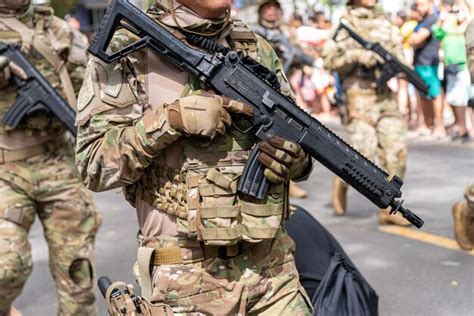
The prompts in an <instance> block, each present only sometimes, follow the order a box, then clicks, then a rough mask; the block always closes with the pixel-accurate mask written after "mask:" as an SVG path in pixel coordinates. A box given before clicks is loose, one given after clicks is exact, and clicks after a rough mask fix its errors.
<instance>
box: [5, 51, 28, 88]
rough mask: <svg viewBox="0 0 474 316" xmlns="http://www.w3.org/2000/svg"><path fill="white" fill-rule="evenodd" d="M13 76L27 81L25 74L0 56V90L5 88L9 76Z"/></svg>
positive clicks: (6, 58)
mask: <svg viewBox="0 0 474 316" xmlns="http://www.w3.org/2000/svg"><path fill="white" fill-rule="evenodd" d="M12 74H13V75H15V76H17V77H20V78H21V79H23V80H26V79H27V75H26V73H25V72H24V71H23V69H21V68H20V67H19V66H18V65H17V64H15V63H13V62H11V61H10V59H9V58H8V57H5V56H0V88H3V87H6V86H7V85H8V83H9V81H10V78H11V76H12Z"/></svg>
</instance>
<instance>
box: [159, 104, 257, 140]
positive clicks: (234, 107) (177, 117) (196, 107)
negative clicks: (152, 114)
mask: <svg viewBox="0 0 474 316" xmlns="http://www.w3.org/2000/svg"><path fill="white" fill-rule="evenodd" d="M165 109H166V112H167V115H168V122H169V125H170V127H171V128H172V129H173V130H175V131H177V132H179V133H181V134H184V135H187V136H197V137H204V138H208V139H213V138H214V137H216V136H217V135H224V134H225V131H226V129H227V128H228V127H229V126H230V125H231V124H232V118H231V116H230V114H240V115H245V116H247V117H250V116H252V115H253V111H252V108H251V107H250V106H248V105H246V104H243V103H241V102H238V101H235V100H231V99H228V98H225V97H221V96H217V95H206V96H203V95H191V96H187V97H183V98H180V99H178V100H176V101H174V102H173V103H170V104H167V105H166V106H165Z"/></svg>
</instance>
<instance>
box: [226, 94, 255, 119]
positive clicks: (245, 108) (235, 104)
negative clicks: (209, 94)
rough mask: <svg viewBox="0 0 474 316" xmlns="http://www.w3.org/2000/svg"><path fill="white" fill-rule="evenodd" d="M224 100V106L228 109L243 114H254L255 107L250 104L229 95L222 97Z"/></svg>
mask: <svg viewBox="0 0 474 316" xmlns="http://www.w3.org/2000/svg"><path fill="white" fill-rule="evenodd" d="M222 100H223V102H222V106H224V108H225V109H226V110H227V111H229V112H231V113H234V114H241V115H245V116H249V117H250V116H253V108H252V107H251V106H250V105H247V104H245V103H242V102H239V101H236V100H233V99H230V98H227V97H222Z"/></svg>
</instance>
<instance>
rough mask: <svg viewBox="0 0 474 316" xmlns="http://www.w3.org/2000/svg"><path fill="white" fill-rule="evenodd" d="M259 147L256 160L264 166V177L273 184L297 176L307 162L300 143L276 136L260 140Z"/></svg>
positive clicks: (307, 159)
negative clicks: (258, 154)
mask: <svg viewBox="0 0 474 316" xmlns="http://www.w3.org/2000/svg"><path fill="white" fill-rule="evenodd" d="M259 147H260V151H261V153H260V156H259V157H258V160H260V162H261V163H262V164H263V165H264V166H265V171H264V173H265V177H267V179H268V180H269V181H270V182H272V183H275V184H279V183H284V182H286V181H288V180H291V179H296V178H298V177H299V176H301V174H302V173H303V171H304V170H305V169H306V166H307V164H308V162H309V157H308V156H307V155H306V153H305V152H304V151H303V148H301V146H300V145H298V144H296V143H293V142H291V141H289V140H285V139H283V138H280V137H278V136H273V137H272V138H270V139H269V140H268V141H263V142H260V144H259Z"/></svg>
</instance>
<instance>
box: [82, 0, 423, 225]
mask: <svg viewBox="0 0 474 316" xmlns="http://www.w3.org/2000/svg"><path fill="white" fill-rule="evenodd" d="M119 28H126V29H127V30H128V31H130V32H132V33H134V34H135V35H136V36H137V37H138V38H139V40H138V41H137V42H135V43H132V44H130V45H128V46H126V47H124V48H123V49H121V50H118V51H116V52H113V53H110V54H109V53H108V50H107V48H108V46H109V44H110V41H111V40H112V38H113V36H114V34H115V32H116V31H117V29H119ZM143 47H150V48H151V49H153V50H154V51H156V52H157V53H159V54H161V55H162V56H164V57H166V58H167V59H168V60H169V61H170V62H172V63H173V64H174V65H176V66H178V67H179V68H181V69H183V70H185V71H187V72H189V73H190V74H191V75H193V76H195V77H196V78H198V79H199V80H200V81H201V82H203V83H204V84H205V85H207V86H208V87H209V88H210V89H212V90H214V91H216V92H217V93H219V94H221V95H224V96H227V97H229V98H231V99H234V100H238V101H240V102H243V103H247V104H249V105H251V106H252V107H253V109H254V116H253V117H252V118H250V119H249V121H250V123H253V126H254V127H253V129H252V131H251V132H252V135H255V136H256V137H258V138H259V139H262V140H266V139H269V138H271V137H273V136H274V135H277V136H280V137H282V138H284V139H288V140H290V141H293V142H296V143H298V144H300V145H301V146H302V147H303V149H304V150H305V152H306V153H308V154H310V155H311V156H312V157H313V158H315V159H316V160H318V161H319V162H320V163H322V164H323V165H324V166H326V167H327V168H328V169H329V170H331V171H332V172H333V173H335V174H336V175H338V176H339V177H341V178H342V179H343V180H344V181H345V182H346V183H348V184H349V185H351V186H352V187H354V188H355V189H356V190H357V191H359V192H360V193H361V194H363V195H364V196H365V197H367V198H368V199H369V200H370V201H372V202H373V203H374V204H375V205H377V207H379V208H387V207H389V206H390V207H391V211H392V213H396V212H400V213H401V215H402V216H403V217H404V218H406V219H407V220H408V221H409V222H411V223H412V224H413V225H415V226H416V227H418V228H420V227H421V226H422V225H423V220H422V219H421V218H419V217H418V216H417V215H415V214H414V213H412V212H411V211H410V210H408V209H406V208H404V207H403V205H402V203H403V201H401V200H400V199H399V198H400V197H401V195H402V192H401V190H400V189H401V186H402V184H403V181H402V180H401V179H400V178H399V177H397V176H394V177H393V178H392V179H390V180H388V174H387V173H386V172H385V171H383V170H382V169H380V168H379V167H377V166H376V165H375V164H374V163H372V162H371V161H369V160H368V159H367V158H365V157H364V156H362V155H361V154H360V153H359V152H357V151H356V150H354V149H353V148H352V147H351V146H350V145H348V144H347V143H345V142H344V141H343V140H342V139H340V138H339V137H338V136H337V135H336V134H334V133H333V132H332V131H331V130H329V129H328V128H326V127H325V126H324V125H322V124H321V123H320V122H319V121H318V120H316V119H314V118H312V117H311V116H310V115H309V114H307V113H306V112H305V111H303V110H302V109H300V108H299V107H298V106H297V105H296V103H295V102H294V100H292V99H290V98H288V97H287V96H285V95H283V94H282V93H281V91H280V86H279V82H278V79H277V78H276V75H275V74H273V73H272V72H271V71H270V70H268V69H267V68H265V67H264V66H263V65H261V64H259V63H257V62H256V61H254V60H253V59H251V58H249V57H242V56H241V55H240V54H239V53H238V52H235V51H232V50H227V51H226V52H225V54H224V53H222V52H215V53H209V52H205V51H202V50H198V49H194V48H192V47H190V46H189V45H187V44H186V43H184V42H182V41H181V40H179V39H178V38H176V37H175V36H174V35H173V34H171V33H170V32H169V31H168V30H166V29H165V28H164V27H163V26H161V25H160V24H159V23H158V22H156V21H155V20H154V19H152V18H151V17H149V16H148V15H147V14H146V13H144V12H142V11H141V10H140V9H138V8H137V7H135V6H134V5H132V4H130V3H129V2H128V1H127V0H114V1H113V2H112V4H111V6H110V7H109V8H108V9H107V12H106V14H105V16H104V18H103V20H102V24H101V26H100V28H99V31H98V32H97V33H96V37H95V38H94V40H93V41H92V45H91V46H90V48H89V52H90V53H91V54H92V55H94V56H96V57H97V58H99V59H101V60H102V61H103V62H105V63H112V62H114V61H118V60H120V59H121V58H124V57H126V56H127V55H128V54H131V53H133V52H135V51H137V50H139V49H141V48H143ZM219 51H223V50H219ZM241 132H242V133H249V132H250V131H249V130H246V131H241ZM259 155H260V152H259V149H258V146H256V147H255V149H254V150H253V151H252V153H251V154H250V157H249V159H248V161H247V164H246V166H245V168H244V171H243V173H242V176H241V177H240V180H239V183H238V191H239V192H240V193H242V194H247V195H250V196H252V197H254V198H257V199H263V198H264V197H265V193H266V191H267V189H268V185H269V182H268V180H267V178H266V177H265V175H264V172H263V171H264V169H263V167H262V165H261V164H260V162H259V160H258V156H259Z"/></svg>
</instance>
